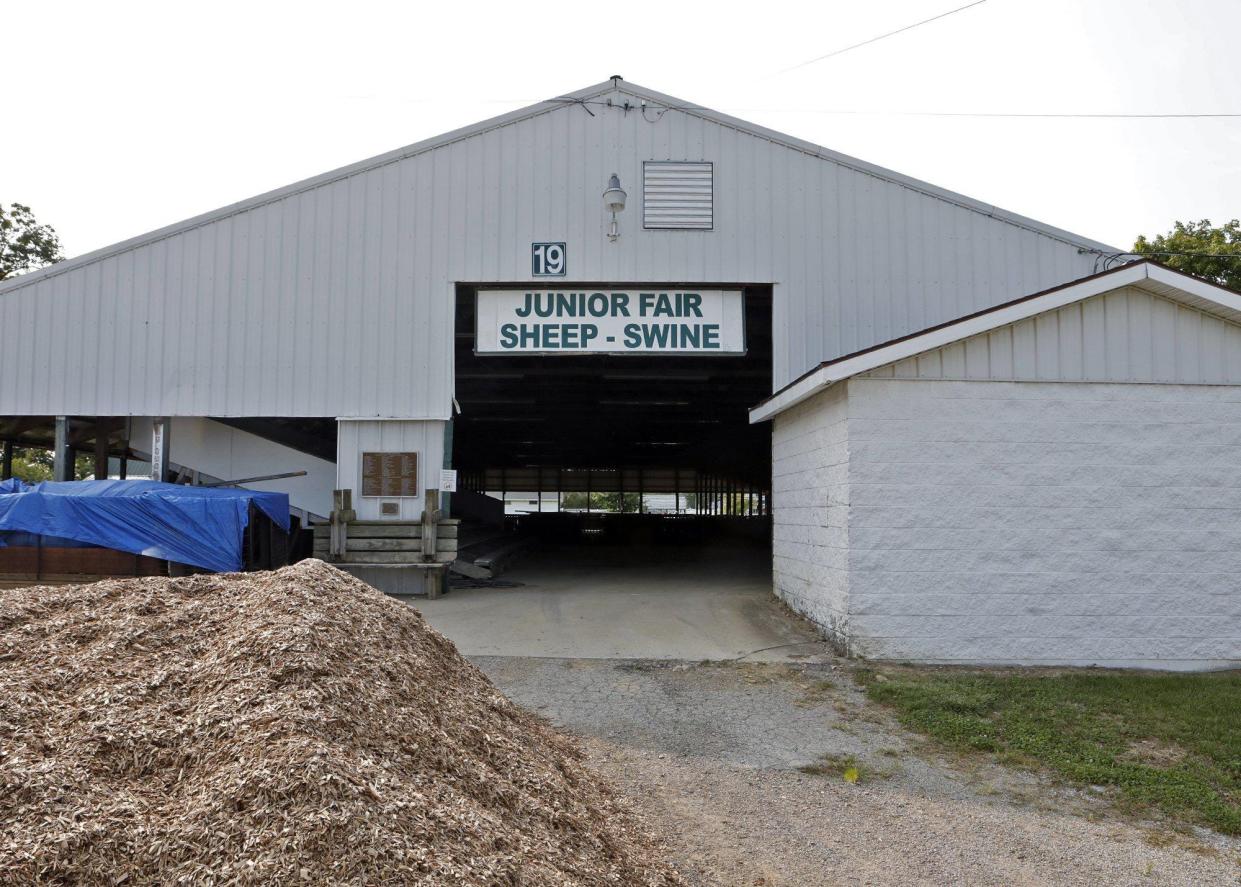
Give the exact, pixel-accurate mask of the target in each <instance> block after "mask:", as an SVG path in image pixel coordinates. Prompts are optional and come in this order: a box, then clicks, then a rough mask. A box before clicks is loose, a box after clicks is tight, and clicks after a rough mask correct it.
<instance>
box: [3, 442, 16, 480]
mask: <svg viewBox="0 0 1241 887" xmlns="http://www.w3.org/2000/svg"><path fill="white" fill-rule="evenodd" d="M12 476H13V441H11V440H6V441H5V442H4V443H3V444H0V480H8V479H9V478H10V477H12Z"/></svg>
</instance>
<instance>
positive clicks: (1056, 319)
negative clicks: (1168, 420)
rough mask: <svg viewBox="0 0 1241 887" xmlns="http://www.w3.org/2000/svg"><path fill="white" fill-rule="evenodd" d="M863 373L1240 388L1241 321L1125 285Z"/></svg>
mask: <svg viewBox="0 0 1241 887" xmlns="http://www.w3.org/2000/svg"><path fill="white" fill-rule="evenodd" d="M865 375H867V376H871V377H874V378H898V379H956V380H969V379H973V380H989V381H1009V380H1019V381H1052V382H1166V383H1180V384H1228V385H1241V326H1238V325H1236V324H1234V323H1229V322H1228V321H1226V320H1221V319H1219V318H1218V317H1213V316H1211V315H1209V314H1205V313H1203V312H1201V311H1197V310H1195V309H1193V308H1186V307H1185V306H1184V305H1181V304H1178V303H1176V302H1173V301H1171V300H1169V299H1164V298H1162V297H1160V296H1157V295H1153V294H1151V293H1149V292H1146V291H1144V290H1143V289H1141V288H1139V287H1136V286H1133V287H1124V288H1122V289H1118V290H1115V291H1113V292H1110V293H1105V294H1104V295H1101V296H1096V297H1095V298H1093V299H1086V300H1085V301H1082V302H1078V303H1076V304H1073V305H1068V306H1066V307H1064V308H1060V309H1058V310H1056V311H1048V312H1046V313H1044V314H1040V315H1038V316H1036V317H1031V318H1029V319H1027V320H1024V321H1021V322H1020V323H1015V324H1010V325H1009V326H1005V327H1001V328H999V329H996V330H992V331H991V332H989V333H983V334H982V335H978V336H973V337H971V338H969V339H964V340H962V341H960V342H955V343H953V344H952V345H948V346H946V347H944V348H937V349H935V350H934V351H928V352H927V353H926V354H921V355H918V356H917V357H911V358H909V359H908V360H903V361H901V362H900V363H896V364H891V365H889V366H886V367H880V368H879V369H877V370H874V371H872V372H870V373H866V374H865Z"/></svg>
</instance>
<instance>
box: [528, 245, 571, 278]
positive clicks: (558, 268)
mask: <svg viewBox="0 0 1241 887" xmlns="http://www.w3.org/2000/svg"><path fill="white" fill-rule="evenodd" d="M530 247H531V264H532V266H533V273H534V276H535V277H564V272H565V248H564V244H563V243H532V244H530Z"/></svg>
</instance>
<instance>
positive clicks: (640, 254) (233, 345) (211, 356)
mask: <svg viewBox="0 0 1241 887" xmlns="http://www.w3.org/2000/svg"><path fill="white" fill-rule="evenodd" d="M612 95H613V97H614V98H617V99H620V101H622V102H623V101H624V97H625V94H624V93H613V94H612ZM604 98H606V96H604ZM668 157H701V158H706V159H709V160H711V161H713V162H714V185H713V199H714V203H715V211H714V230H713V231H711V232H702V231H669V230H646V229H644V228H643V226H642V219H641V218H640V214H639V213H638V212H636V211H634V210H635V208H631V209H630V210H628V211H626V212H623V213H621V216H620V228H621V237H620V239H619V240H618V241H616V242H614V243H613V242H609V241H608V239H607V237H606V230H607V224H608V221H609V215H608V213H607V211H606V210H605V208H604V206H603V201H602V200H601V199H600V194H601V193H602V191H603V189H604V187H605V186H606V184H607V180H608V176H609V175H610V174H611V173H612V172H617V173H619V175H620V177H621V181H622V183H624V182H637V181H640V179H641V175H642V163H643V161H646V160H652V159H661V158H668ZM562 240H563V241H566V242H567V244H568V262H569V266H568V267H569V275H570V277H569V278H568V279H566V281H565V282H567V283H572V282H575V281H580V282H589V281H632V282H658V281H676V282H682V283H684V282H694V281H699V282H704V283H706V282H716V283H719V282H746V283H748V282H772V283H773V284H774V306H773V313H774V318H773V319H774V324H775V332H774V334H773V335H774V336H775V342H774V346H775V348H774V352H775V357H774V367H773V370H774V383H775V387H776V388H779V387H781V386H783V385H784V384H785V383H787V382H788V381H790V380H791V379H792V378H794V377H796V376H797V375H799V374H800V373H802V372H803V371H805V370H806V369H808V368H810V367H811V366H813V365H815V364H817V363H818V362H820V361H822V360H826V359H830V358H832V357H835V356H838V355H840V354H844V353H847V352H851V351H856V350H858V349H860V348H863V347H867V346H869V345H873V344H875V343H877V342H882V341H886V340H888V339H891V338H894V337H896V336H900V335H903V334H906V333H909V332H913V331H916V330H919V329H922V328H924V327H926V326H929V325H931V324H934V323H938V322H941V321H944V320H948V319H951V318H954V317H957V316H960V315H962V314H966V313H969V312H971V311H975V310H978V309H980V308H983V307H987V306H990V305H993V304H996V303H999V302H1003V301H1006V300H1008V299H1012V298H1015V297H1017V296H1021V295H1025V294H1028V293H1032V292H1036V291H1038V290H1042V289H1046V288H1048V287H1050V286H1053V285H1056V284H1059V283H1062V282H1065V281H1068V280H1072V279H1075V278H1078V277H1082V276H1085V275H1087V274H1089V273H1091V271H1092V270H1093V263H1094V259H1093V257H1092V256H1089V255H1080V254H1079V253H1078V250H1077V246H1076V244H1070V243H1067V242H1065V241H1064V240H1062V239H1057V238H1056V237H1053V236H1050V235H1048V234H1045V233H1040V232H1036V231H1035V230H1032V229H1030V228H1027V227H1023V226H1021V225H1018V224H1013V223H1010V222H1007V221H1001V220H997V219H994V218H991V217H988V216H987V215H985V214H983V213H982V212H980V211H978V210H975V209H969V208H966V207H964V206H961V205H958V204H956V203H953V202H950V201H949V200H945V199H940V198H939V197H934V196H930V195H928V194H927V193H924V192H921V191H918V190H914V189H913V188H911V187H909V186H908V185H906V184H901V183H897V182H894V181H889V180H886V179H883V178H879V177H877V176H876V175H874V174H872V173H870V172H867V171H863V170H859V169H855V168H852V167H850V166H847V165H843V164H841V163H837V162H835V161H828V160H824V159H822V158H821V157H817V156H814V155H813V154H811V153H808V152H807V151H803V150H799V149H797V148H791V147H787V146H784V145H780V144H777V143H775V142H773V141H772V140H771V139H769V138H766V137H762V136H760V135H755V134H751V133H747V132H744V131H742V130H740V129H738V128H735V127H733V126H730V125H726V124H724V123H720V122H715V121H708V120H706V119H704V118H702V117H700V116H697V115H695V114H693V113H689V112H682V111H675V110H669V111H668V112H666V113H665V114H663V115H662V116H661V117H660V119H659V121H658V122H650V121H647V120H643V119H642V117H641V115H637V114H625V113H624V112H623V111H622V110H621V109H619V108H617V109H606V108H601V107H595V108H594V114H593V116H592V114H590V113H587V112H586V110H585V109H583V108H582V107H579V106H576V105H572V104H568V105H564V106H560V107H557V108H556V110H553V111H550V112H547V113H543V114H540V115H538V116H534V117H530V118H527V119H524V120H522V121H520V122H514V123H510V124H509V125H505V126H501V127H497V128H493V129H489V130H487V131H484V132H482V133H480V134H477V135H474V136H472V137H470V138H468V139H463V140H459V141H455V142H452V143H450V144H446V145H443V146H441V147H436V148H434V149H428V150H425V151H423V152H422V153H418V154H415V155H413V156H408V157H406V158H404V159H399V160H395V161H392V162H386V163H384V164H383V165H380V166H376V167H374V168H370V169H360V170H357V171H354V172H351V173H349V174H348V175H346V176H345V177H343V178H340V179H338V180H335V181H328V182H324V183H322V184H319V185H317V186H315V187H309V188H307V189H305V190H301V191H295V192H293V193H287V194H283V195H281V196H279V197H278V198H277V199H273V200H271V201H270V202H268V203H265V204H263V205H260V206H257V207H254V208H249V209H245V210H244V211H239V212H236V213H235V214H232V215H226V216H224V217H222V218H217V219H213V220H208V221H205V222H203V223H202V224H200V225H198V227H195V228H193V229H191V230H188V231H184V232H182V233H176V234H172V235H171V236H167V237H164V238H163V239H160V240H157V241H155V242H152V243H147V244H145V245H138V246H135V247H134V248H131V249H128V250H126V251H125V252H123V253H120V254H117V255H111V256H107V257H104V258H100V259H98V260H95V261H92V262H90V263H88V264H85V265H82V266H79V267H76V268H73V269H71V270H68V271H65V272H63V273H58V274H53V275H51V276H48V277H44V278H41V279H39V280H36V281H34V282H32V283H30V284H28V285H25V286H20V285H19V286H17V287H16V288H12V289H7V290H6V291H3V292H0V328H3V329H5V330H6V331H7V342H6V344H5V345H4V346H3V347H0V380H2V381H0V414H39V415H47V414H83V415H118V414H120V415H123V414H135V415H197V416H203V415H218V416H240V415H257V416H338V415H350V416H364V415H375V416H408V417H419V418H424V417H425V418H446V417H447V416H448V415H449V410H450V405H451V395H452V390H453V384H452V383H453V360H452V354H453V349H452V343H453V328H452V324H453V317H454V313H453V300H454V288H453V284H454V282H455V281H469V282H511V281H522V280H529V279H531V277H530V270H531V267H530V244H531V242H532V241H562Z"/></svg>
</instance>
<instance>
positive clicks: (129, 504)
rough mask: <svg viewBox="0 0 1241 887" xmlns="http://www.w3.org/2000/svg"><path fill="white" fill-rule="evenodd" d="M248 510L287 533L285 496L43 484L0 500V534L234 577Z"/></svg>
mask: <svg viewBox="0 0 1241 887" xmlns="http://www.w3.org/2000/svg"><path fill="white" fill-rule="evenodd" d="M250 503H254V505H255V507H256V508H258V509H259V510H260V511H262V512H263V513H264V514H266V515H267V516H268V517H270V518H271V519H272V520H273V521H274V522H275V523H276V524H277V525H278V526H279V527H281V529H283V530H285V531H286V532H287V531H288V529H289V497H288V496H287V495H286V494H285V493H261V492H258V491H256V490H243V489H236V488H224V487H191V486H181V485H179V484H162V483H158V482H157V481H153V480H79V481H70V482H66V483H53V482H51V481H45V482H44V483H40V484H35V485H34V486H30V487H27V489H26V490H24V491H18V492H10V493H8V494H6V495H0V532H23V533H35V534H39V535H43V536H58V537H60V538H62V539H74V540H77V541H78V542H86V543H89V544H91V545H100V546H103V547H104V548H115V549H117V550H119V551H128V552H130V553H131V554H144V555H147V556H148V557H157V558H162V559H165V560H170V561H176V562H177V563H181V564H190V565H191V566H195V567H202V568H203V569H206V570H216V571H219V572H235V571H237V570H240V569H242V559H241V558H242V542H243V538H244V536H245V530H246V526H247V525H248V523H249V521H250V514H249V506H250ZM2 544H4V543H3V542H0V545H2Z"/></svg>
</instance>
